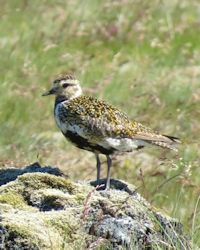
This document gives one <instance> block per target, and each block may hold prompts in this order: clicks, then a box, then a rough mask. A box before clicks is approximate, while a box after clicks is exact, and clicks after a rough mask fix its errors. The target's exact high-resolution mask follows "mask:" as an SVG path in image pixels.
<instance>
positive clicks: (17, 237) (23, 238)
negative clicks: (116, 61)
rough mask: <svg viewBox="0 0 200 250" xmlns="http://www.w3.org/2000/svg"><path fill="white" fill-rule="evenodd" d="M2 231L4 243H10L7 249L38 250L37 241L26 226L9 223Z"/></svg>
mask: <svg viewBox="0 0 200 250" xmlns="http://www.w3.org/2000/svg"><path fill="white" fill-rule="evenodd" d="M3 230H5V231H6V233H5V241H7V242H10V243H9V249H34V250H37V249H39V247H38V245H39V241H37V240H36V238H35V237H34V235H33V234H32V233H31V231H30V230H29V228H27V227H26V226H23V225H21V224H20V225H16V224H12V223H9V224H7V225H5V226H3Z"/></svg>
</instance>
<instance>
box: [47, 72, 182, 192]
mask: <svg viewBox="0 0 200 250" xmlns="http://www.w3.org/2000/svg"><path fill="white" fill-rule="evenodd" d="M47 95H55V96H56V98H55V106H54V116H55V120H56V123H57V126H58V127H59V128H60V130H61V131H62V133H63V135H64V136H65V137H66V138H67V139H68V140H69V141H71V142H72V143H73V144H75V145H76V146H77V147H78V148H81V149H85V150H88V151H92V152H93V153H94V154H95V155H96V162H97V164H96V167H97V183H99V180H100V170H101V163H100V159H99V154H104V155H106V157H107V165H108V169H107V181H106V189H109V188H110V168H111V165H112V155H114V154H117V153H121V152H130V151H133V150H134V149H139V148H142V147H144V146H146V145H148V144H154V145H157V146H160V147H164V148H168V149H173V150H176V148H175V143H176V142H178V138H176V137H173V136H167V135H161V134H158V133H155V132H154V131H152V130H151V129H150V128H147V127H145V126H143V125H142V124H140V123H138V122H136V121H132V120H129V118H128V117H127V115H126V114H124V113H122V112H121V111H119V110H118V109H117V108H115V107H113V106H111V105H109V104H107V103H105V102H104V101H101V100H97V99H96V98H93V97H91V96H84V95H83V94H82V89H81V86H80V83H79V81H78V80H77V79H76V78H75V77H73V76H72V75H60V76H59V77H58V78H56V79H55V80H54V81H53V87H52V88H51V89H50V90H49V91H48V92H46V93H44V94H43V96H47Z"/></svg>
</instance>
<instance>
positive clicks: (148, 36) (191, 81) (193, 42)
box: [0, 0, 200, 246]
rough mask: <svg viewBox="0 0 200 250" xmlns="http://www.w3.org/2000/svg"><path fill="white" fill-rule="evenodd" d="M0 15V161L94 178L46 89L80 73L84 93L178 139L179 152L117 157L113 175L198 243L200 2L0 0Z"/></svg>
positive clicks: (85, 155)
mask: <svg viewBox="0 0 200 250" xmlns="http://www.w3.org/2000/svg"><path fill="white" fill-rule="evenodd" d="M0 14H1V22H0V33H1V36H0V49H1V57H0V67H1V74H0V93H1V98H0V106H1V109H0V126H1V127H0V157H1V158H0V161H1V166H2V167H4V166H13V165H14V166H19V167H20V166H23V165H24V164H29V163H31V162H34V161H40V162H41V163H42V164H44V165H48V164H49V165H54V166H58V167H60V168H61V169H62V170H63V171H65V172H66V173H67V174H68V175H69V176H70V177H71V178H73V179H75V180H78V179H84V180H89V179H94V178H95V175H96V169H95V159H94V157H93V155H92V154H91V153H87V152H84V151H81V150H78V149H76V148H74V147H73V146H71V145H70V143H68V142H66V141H65V139H64V137H62V135H61V133H60V132H59V131H58V129H57V128H56V126H55V122H54V119H53V113H52V109H53V104H54V99H53V98H50V97H49V98H42V97H41V94H42V93H43V92H44V91H45V90H46V89H48V88H50V86H51V81H52V79H53V78H54V76H55V75H57V74H59V73H61V72H74V73H75V74H76V76H77V77H78V78H79V79H80V81H81V83H82V86H83V88H84V90H85V93H86V94H90V95H93V96H98V98H101V99H105V100H107V101H108V102H110V103H112V104H114V105H116V106H118V107H119V108H120V109H121V110H123V111H125V112H127V113H128V114H129V116H130V118H132V119H136V120H137V121H140V122H143V123H144V124H146V125H149V126H150V127H152V128H153V129H156V130H159V131H161V132H162V133H164V134H169V135H174V136H178V137H180V138H181V139H182V141H183V143H182V145H181V146H180V150H179V153H178V154H176V153H173V152H167V151H166V150H163V149H158V148H156V147H153V148H149V149H145V150H142V151H139V152H133V153H131V154H127V155H124V156H120V157H117V158H116V159H115V161H114V166H113V169H112V177H114V178H119V179H123V180H126V181H128V182H130V183H133V184H135V185H136V186H137V187H138V188H139V192H140V193H142V195H144V196H145V197H146V198H147V199H148V200H149V201H150V202H152V204H153V205H154V206H156V207H158V208H160V209H163V210H164V211H165V212H166V213H167V214H169V215H170V216H174V217H176V218H178V219H179V220H180V221H181V222H182V223H183V224H184V227H185V229H186V230H187V231H188V233H189V234H190V236H191V237H192V240H193V243H194V244H196V245H199V246H200V219H199V218H200V204H199V200H198V199H199V194H200V173H199V172H200V171H199V170H200V164H199V157H200V152H199V146H200V142H199V134H200V2H199V1H198V0H190V1H189V0H168V1H159V0H152V1H149V0H140V1H139V0H134V1H131V0H121V1H111V0H108V1H100V0H84V1H82V0H68V1H67V0H66V1H60V0H57V1H53V0H48V1H47V0H41V1H39V0H35V1H28V0H19V1H17V0H10V1H6V0H1V8H0ZM102 161H103V162H104V158H102ZM105 173H106V166H105V165H104V166H103V173H102V175H105Z"/></svg>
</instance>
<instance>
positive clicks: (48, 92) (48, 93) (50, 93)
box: [42, 88, 56, 96]
mask: <svg viewBox="0 0 200 250" xmlns="http://www.w3.org/2000/svg"><path fill="white" fill-rule="evenodd" d="M55 93H56V89H55V88H52V89H50V90H49V91H47V92H45V93H44V94H42V96H47V95H54V94H55Z"/></svg>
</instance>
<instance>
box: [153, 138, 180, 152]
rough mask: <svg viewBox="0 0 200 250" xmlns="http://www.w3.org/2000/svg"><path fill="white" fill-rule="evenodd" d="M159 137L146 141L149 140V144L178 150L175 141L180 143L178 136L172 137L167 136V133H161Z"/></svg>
mask: <svg viewBox="0 0 200 250" xmlns="http://www.w3.org/2000/svg"><path fill="white" fill-rule="evenodd" d="M161 137H162V138H163V140H162V139H161ZM161 137H160V138H159V139H160V140H152V141H148V142H150V143H151V144H154V145H157V146H160V147H162V148H168V149H171V150H174V151H178V150H177V143H181V141H180V140H179V138H177V137H174V136H169V135H162V136H161Z"/></svg>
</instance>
